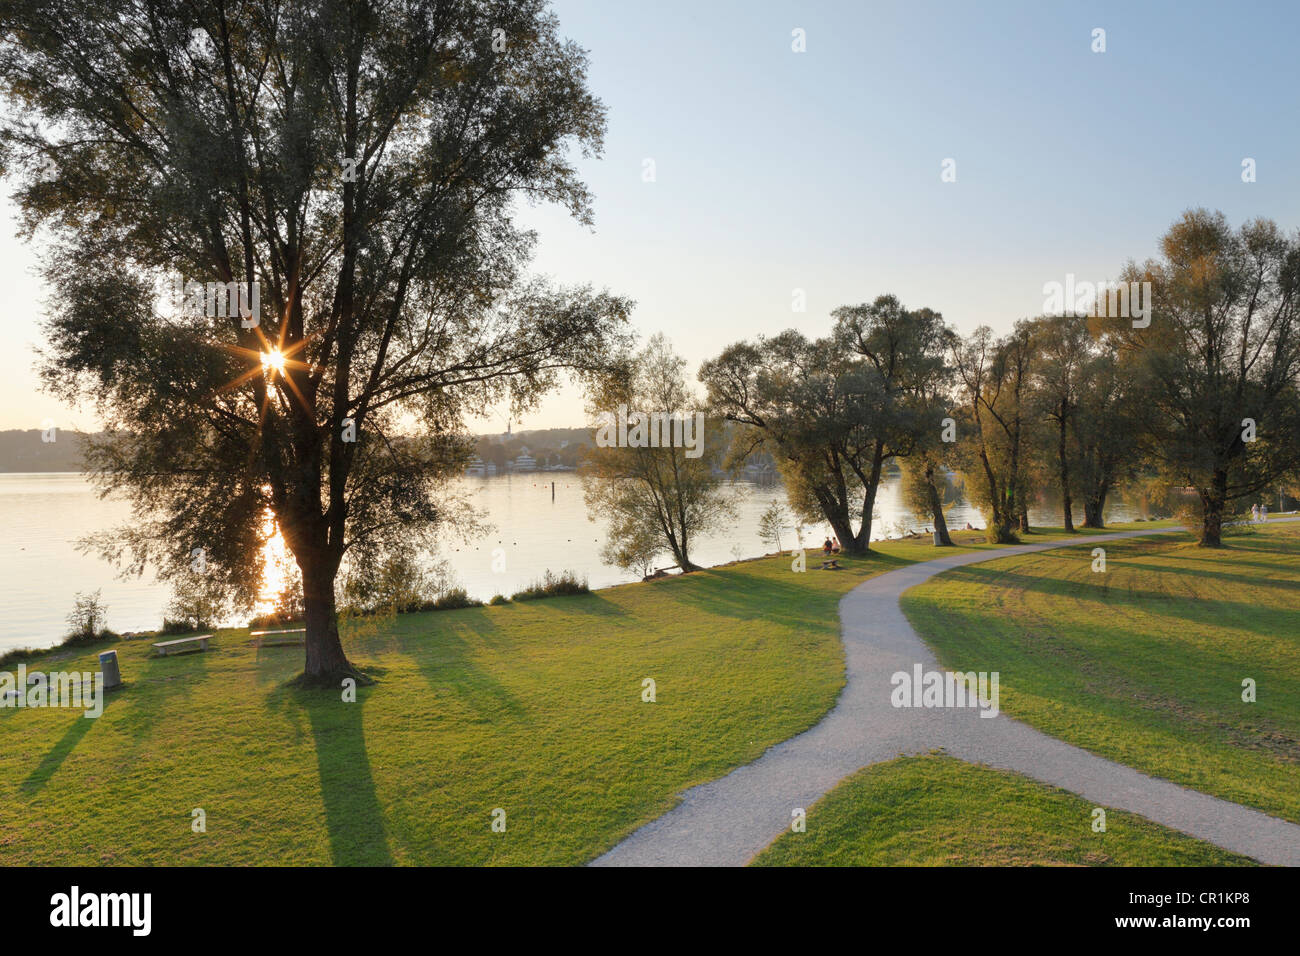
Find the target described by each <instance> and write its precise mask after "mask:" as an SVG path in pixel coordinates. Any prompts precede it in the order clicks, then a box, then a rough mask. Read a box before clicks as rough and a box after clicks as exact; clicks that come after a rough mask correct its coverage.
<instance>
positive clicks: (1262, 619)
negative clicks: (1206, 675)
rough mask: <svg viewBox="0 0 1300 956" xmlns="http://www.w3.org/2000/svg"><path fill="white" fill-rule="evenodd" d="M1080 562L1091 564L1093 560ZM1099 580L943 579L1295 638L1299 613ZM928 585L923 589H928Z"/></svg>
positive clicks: (986, 574)
mask: <svg viewBox="0 0 1300 956" xmlns="http://www.w3.org/2000/svg"><path fill="white" fill-rule="evenodd" d="M1078 560H1079V561H1081V562H1086V561H1090V560H1091V558H1079V559H1078ZM1112 560H1113V562H1114V563H1115V564H1116V566H1117V567H1118V566H1120V565H1119V561H1118V560H1117V559H1112ZM1126 564H1127V562H1126ZM1161 570H1163V571H1167V572H1169V573H1171V574H1174V575H1177V574H1179V573H1181V572H1180V571H1179V570H1178V569H1175V568H1162V569H1161ZM1096 577H1097V578H1098V579H1100V580H1097V581H1095V582H1094V581H1092V580H1091V579H1083V581H1082V582H1081V581H1080V580H1078V579H1062V578H1057V577H1052V576H1039V575H1032V574H1021V573H1019V572H1016V571H1009V570H1005V569H999V568H994V567H981V566H978V565H971V566H965V567H956V568H952V569H950V570H947V571H944V572H943V574H942V575H940V576H939V578H938V580H940V581H944V580H946V581H949V582H954V583H956V582H965V583H968V584H971V585H974V586H976V587H979V588H980V589H981V590H982V591H991V590H1010V591H1024V592H1035V593H1040V594H1050V595H1053V596H1055V597H1066V598H1070V599H1072V600H1075V601H1078V602H1080V603H1095V604H1097V605H1099V613H1104V611H1105V609H1106V608H1108V607H1110V606H1112V605H1113V604H1114V603H1115V601H1116V600H1118V601H1119V603H1122V604H1126V605H1132V606H1133V607H1135V608H1136V609H1138V610H1141V611H1143V612H1144V613H1148V614H1155V615H1158V616H1161V617H1168V618H1173V619H1176V620H1179V621H1187V622H1191V623H1193V624H1205V625H1207V626H1215V627H1217V626H1221V625H1223V624H1224V623H1225V622H1226V623H1228V624H1229V625H1230V626H1231V627H1234V628H1237V629H1240V630H1243V631H1250V632H1251V633H1253V634H1258V635H1260V636H1261V637H1268V638H1274V637H1277V636H1278V635H1279V634H1285V633H1289V632H1290V631H1292V630H1293V629H1294V628H1295V623H1296V611H1295V609H1293V608H1283V607H1267V606H1264V605H1261V604H1259V603H1257V602H1249V601H1228V600H1223V599H1220V598H1206V597H1195V596H1193V595H1189V594H1177V593H1170V592H1166V591H1151V590H1146V589H1137V588H1132V587H1126V586H1124V585H1122V584H1118V585H1112V584H1110V583H1109V581H1108V580H1105V579H1104V576H1103V575H1101V574H1098V575H1096ZM934 580H935V579H931V581H928V582H925V584H930V583H932V582H933V581H934ZM925 584H922V585H920V586H921V587H924V586H925ZM916 599H917V597H916V595H915V594H914V592H913V591H907V592H905V593H904V600H913V601H914V600H916Z"/></svg>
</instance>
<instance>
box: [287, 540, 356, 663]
mask: <svg viewBox="0 0 1300 956" xmlns="http://www.w3.org/2000/svg"><path fill="white" fill-rule="evenodd" d="M298 567H299V569H300V570H301V571H302V599H303V607H304V609H305V611H306V624H307V641H306V644H307V663H306V666H305V667H304V669H303V674H302V683H304V684H307V685H309V686H314V687H331V688H336V687H338V686H339V684H340V682H341V681H342V680H343V678H345V677H352V678H357V679H358V683H361V682H362V681H361V680H360V678H361V674H360V672H358V671H357V669H356V668H355V667H353V666H352V662H351V661H349V660H348V658H347V655H346V654H344V653H343V644H342V642H341V641H340V640H339V622H338V613H337V611H336V608H335V604H334V575H335V573H336V572H337V571H338V565H337V563H336V562H332V561H330V560H329V559H328V558H326V557H325V556H324V555H323V554H321V553H320V552H309V553H308V554H306V555H304V556H303V557H301V558H299V559H298Z"/></svg>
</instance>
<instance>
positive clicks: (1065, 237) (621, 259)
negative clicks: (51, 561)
mask: <svg viewBox="0 0 1300 956" xmlns="http://www.w3.org/2000/svg"><path fill="white" fill-rule="evenodd" d="M554 9H555V10H556V12H557V13H558V15H559V17H560V22H561V24H562V27H563V30H564V32H565V33H566V34H567V35H568V36H569V37H571V38H572V39H574V40H575V41H577V42H578V43H579V44H581V45H582V46H584V47H586V48H587V49H588V50H589V51H590V56H591V70H590V85H591V87H592V89H593V90H594V91H595V92H596V94H597V95H598V96H600V97H601V98H602V99H603V100H604V102H605V104H606V105H607V107H608V109H609V130H608V135H607V140H606V151H605V155H604V157H603V158H601V159H599V160H594V161H591V162H585V163H583V166H582V168H583V171H584V174H585V176H586V179H587V181H588V183H589V184H590V186H591V188H592V190H593V192H594V193H595V196H596V209H595V212H596V226H595V229H594V230H593V231H588V230H586V229H583V228H581V227H578V226H576V225H573V224H572V223H571V222H569V221H567V220H566V219H565V218H564V216H563V215H562V214H561V213H560V212H559V211H557V210H548V209H524V210H523V211H522V213H521V216H522V220H523V221H524V222H526V223H528V224H529V225H532V226H534V227H536V228H537V229H538V230H539V232H540V233H541V237H542V242H541V248H540V254H539V257H538V260H537V262H536V266H537V269H538V271H541V272H545V273H547V274H549V275H551V276H553V277H554V278H555V279H557V280H559V281H562V282H565V283H569V282H592V283H594V284H596V285H597V286H608V287H609V288H610V289H612V290H614V291H616V292H618V293H621V294H624V295H628V296H631V297H632V298H634V299H636V300H637V301H638V307H637V310H636V312H635V315H634V321H635V323H636V326H637V329H638V331H639V332H640V333H641V334H642V335H644V336H649V335H651V334H653V333H654V332H657V331H663V332H665V333H667V335H668V336H669V338H670V339H671V340H672V341H673V344H674V345H675V347H676V348H677V350H678V351H679V352H681V353H682V354H683V355H685V356H686V358H687V359H688V360H689V361H690V362H691V365H692V370H693V369H694V368H695V367H696V366H697V365H698V363H699V362H700V361H701V360H703V359H705V358H708V357H710V356H712V355H715V354H717V352H718V351H720V350H721V349H722V348H723V347H724V346H725V345H727V344H728V343H730V342H733V341H735V340H737V339H740V338H745V337H750V336H754V335H757V334H760V333H768V334H770V333H775V332H778V331H780V330H782V329H785V328H789V327H796V328H799V329H801V330H803V331H805V332H807V333H809V334H814V335H815V334H821V333H823V332H825V331H826V330H827V329H828V328H829V325H830V320H829V317H828V314H829V312H830V310H831V309H833V308H835V307H836V306H838V305H842V304H847V303H856V302H861V301H867V300H870V299H872V298H874V297H875V296H877V295H879V294H881V293H884V292H892V293H895V294H897V295H898V296H900V297H901V298H902V299H903V301H904V302H905V303H907V304H908V305H910V306H913V307H917V306H922V305H926V306H930V307H932V308H935V309H938V310H940V311H941V312H943V313H944V315H945V316H946V317H947V318H948V319H949V320H950V321H951V322H952V323H953V324H955V325H956V326H957V327H958V328H959V329H961V330H962V331H969V330H970V329H972V328H974V327H975V326H976V325H979V324H981V323H986V324H989V325H992V326H993V327H994V328H996V329H1005V328H1008V327H1009V326H1010V324H1011V323H1012V322H1014V321H1015V320H1016V319H1017V318H1019V317H1021V316H1026V315H1032V314H1036V313H1038V312H1039V311H1041V309H1042V304H1043V293H1042V286H1043V284H1044V283H1045V282H1049V281H1053V280H1055V281H1062V282H1063V281H1064V279H1065V275H1066V273H1067V272H1073V273H1074V274H1075V275H1076V276H1078V277H1079V278H1080V279H1089V280H1096V279H1100V278H1107V277H1113V276H1114V275H1115V274H1116V273H1117V272H1118V270H1119V268H1120V266H1121V265H1122V264H1123V262H1124V261H1125V260H1127V259H1129V258H1136V259H1142V258H1145V257H1147V256H1149V255H1153V254H1154V253H1155V251H1156V240H1157V239H1158V237H1159V236H1160V234H1161V233H1162V232H1164V230H1165V229H1166V228H1167V227H1168V226H1169V224H1170V223H1171V222H1172V221H1173V220H1174V219H1175V218H1176V217H1177V216H1178V215H1179V214H1180V213H1181V212H1182V211H1183V210H1184V209H1186V208H1188V207H1192V206H1207V207H1210V208H1215V209H1221V210H1222V211H1223V212H1224V213H1225V214H1226V215H1227V216H1228V218H1229V220H1230V221H1231V222H1233V223H1234V224H1237V223H1240V222H1241V221H1242V220H1244V219H1246V218H1250V217H1254V216H1259V215H1264V216H1269V217H1271V218H1273V219H1275V220H1277V221H1278V222H1279V224H1280V225H1282V226H1283V227H1284V228H1285V229H1287V230H1295V229H1296V228H1297V227H1300V122H1297V120H1300V51H1298V50H1297V39H1298V38H1300V4H1297V3H1294V2H1281V0H1276V2H1271V3H1248V2H1247V3H1236V2H1234V3H1218V4H1211V3H1195V2H1178V3H1174V2H1159V3H1154V2H1140V3H1139V2H1128V3H1086V4H1085V3H1044V2H1037V3H1031V2H1025V3H1007V2H991V3H981V4H974V3H969V2H949V3H918V2H898V3H892V2H891V3H864V2H847V0H846V2H819V3H806V2H805V3H794V2H761V3H760V2H741V0H735V2H718V0H695V2H676V0H660V2H656V3H639V2H637V3H633V2H622V0H619V2H613V0H557V2H555V4H554ZM1098 27H1100V28H1103V29H1105V31H1106V47H1107V49H1106V52H1105V53H1094V52H1092V49H1091V46H1092V31H1093V29H1094V28H1098ZM795 28H802V29H803V30H804V31H805V32H806V37H807V51H806V52H804V53H795V52H793V51H792V50H791V31H792V30H793V29H795ZM1245 157H1251V158H1253V159H1255V161H1256V163H1257V181H1256V182H1254V183H1249V184H1247V183H1243V182H1242V180H1241V162H1242V159H1243V158H1245ZM946 158H952V159H955V160H956V172H957V181H956V182H955V183H944V182H941V180H940V172H941V163H942V162H943V160H944V159H946ZM645 159H653V160H654V162H655V171H656V181H655V182H654V183H646V182H643V181H642V169H643V165H642V164H643V160H645ZM0 212H3V215H0V281H4V282H5V283H6V286H7V292H8V294H7V296H6V299H7V304H8V305H9V307H10V311H9V313H8V317H7V318H6V319H5V320H4V322H3V324H2V325H0V427H4V428H16V427H32V428H34V427H38V426H39V424H40V421H41V419H42V418H44V417H47V416H48V417H51V418H54V419H56V420H58V421H60V423H64V422H67V423H69V424H72V423H78V424H82V425H84V426H93V425H94V419H93V416H92V415H90V414H89V413H88V412H87V411H84V410H83V411H81V412H79V413H78V412H74V411H71V410H66V409H62V408H60V407H58V406H57V405H56V404H55V403H54V402H53V401H52V400H51V399H48V398H46V397H43V396H33V394H32V392H33V390H34V389H35V379H34V377H33V376H32V375H31V373H30V367H31V364H32V361H31V353H30V344H31V343H32V342H34V341H35V340H36V337H37V335H38V330H37V322H38V318H39V313H40V302H39V298H40V295H41V289H40V287H39V284H38V283H37V282H36V281H35V280H34V279H32V278H30V277H29V276H28V275H27V274H26V273H27V270H28V269H29V268H30V266H31V263H32V260H31V253H30V251H29V250H27V249H25V248H24V247H22V246H21V245H19V244H18V243H17V242H16V240H14V239H13V236H12V232H13V229H12V209H11V208H9V207H7V206H6V208H5V209H4V210H2V211H0ZM796 288H801V289H804V290H805V292H806V295H807V311H806V312H803V313H794V312H793V311H792V309H791V295H792V290H793V289H796ZM502 421H504V419H503V418H501V419H498V420H491V421H489V422H484V423H473V424H474V425H475V430H478V429H479V428H480V427H481V428H482V429H483V430H490V429H495V428H496V427H497V426H499V425H500V423H501V422H502ZM581 422H582V406H581V402H580V400H579V398H578V396H577V395H576V393H574V392H571V391H569V392H564V393H561V394H559V395H557V396H556V397H555V398H554V399H553V400H551V401H548V403H547V404H546V406H545V407H544V408H543V410H542V411H541V412H540V413H539V414H536V415H533V416H530V417H529V418H527V419H526V420H525V422H524V425H525V427H528V428H535V427H550V426H563V425H574V424H580V423H581ZM518 427H519V426H516V428H518Z"/></svg>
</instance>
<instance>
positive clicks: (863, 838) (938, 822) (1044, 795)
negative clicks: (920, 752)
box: [753, 755, 1254, 866]
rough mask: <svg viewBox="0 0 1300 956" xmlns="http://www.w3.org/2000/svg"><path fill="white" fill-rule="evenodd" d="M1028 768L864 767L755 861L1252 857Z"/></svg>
mask: <svg viewBox="0 0 1300 956" xmlns="http://www.w3.org/2000/svg"><path fill="white" fill-rule="evenodd" d="M1092 811H1093V805H1092V804H1090V803H1088V802H1087V801H1086V800H1083V799H1081V798H1079V797H1076V796H1074V795H1073V794H1070V793H1066V792H1065V791H1063V790H1058V789H1056V788H1055V787H1048V786H1045V785H1043V784H1040V783H1038V782H1037V781H1034V780H1030V779H1028V778H1027V777H1022V776H1020V775H1019V774H1014V773H1008V772H1006V771H1003V770H994V769H992V768H989V767H982V766H973V765H971V764H968V763H963V762H961V761H959V760H956V759H954V758H952V757H947V756H943V755H929V756H924V757H900V758H899V759H897V760H892V761H890V762H888V763H882V764H874V765H873V766H870V767H867V768H865V769H863V770H860V771H858V772H857V773H856V774H854V775H853V776H852V777H849V778H848V779H847V780H845V781H844V782H842V783H841V784H840V785H839V786H837V787H836V788H835V789H834V790H832V791H831V792H830V793H828V794H827V795H826V796H825V797H823V798H822V799H821V800H820V801H818V802H817V803H816V804H814V805H813V806H812V807H810V808H808V819H807V831H806V832H804V833H786V834H785V835H784V836H782V837H780V838H779V839H778V840H776V841H775V842H774V843H773V844H772V845H771V846H770V847H768V848H767V849H766V850H764V851H763V852H762V853H761V854H759V856H758V857H757V858H756V859H755V860H754V863H753V865H754V866H1061V865H1064V866H1233V865H1237V866H1249V865H1253V864H1254V861H1253V860H1250V859H1248V858H1247V857H1243V856H1238V855H1236V854H1233V853H1229V852H1227V851H1226V850H1220V849H1219V848H1218V847H1215V846H1212V845H1211V844H1208V843H1203V842H1201V841H1200V840H1196V839H1193V838H1192V837H1189V836H1187V835H1186V834H1182V833H1178V832H1177V831H1174V830H1170V829H1167V828H1166V827H1162V826H1160V825H1159V824H1157V823H1152V822H1150V821H1149V820H1144V819H1143V818H1142V817H1139V816H1135V815H1133V814H1131V813H1123V812H1121V811H1119V810H1108V811H1107V813H1106V832H1105V833H1096V832H1094V831H1093V829H1092V825H1093V818H1092Z"/></svg>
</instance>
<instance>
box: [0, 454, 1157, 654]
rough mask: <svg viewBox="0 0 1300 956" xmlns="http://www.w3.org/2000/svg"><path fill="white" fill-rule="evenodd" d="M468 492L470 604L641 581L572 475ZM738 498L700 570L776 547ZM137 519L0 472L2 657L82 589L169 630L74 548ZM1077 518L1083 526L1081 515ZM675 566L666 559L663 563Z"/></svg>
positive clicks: (956, 523)
mask: <svg viewBox="0 0 1300 956" xmlns="http://www.w3.org/2000/svg"><path fill="white" fill-rule="evenodd" d="M552 481H554V482H555V497H554V500H552V498H551V482H552ZM463 490H465V491H466V492H468V493H469V495H470V498H471V500H472V501H473V502H474V503H475V505H476V507H477V508H478V509H479V510H480V511H481V512H483V513H484V515H485V518H486V520H487V521H488V522H490V523H491V524H492V525H493V526H494V530H493V531H491V532H490V533H488V534H485V535H483V536H481V537H480V538H478V539H476V540H472V541H469V542H461V541H454V540H453V541H448V542H445V543H444V545H443V546H442V549H441V552H440V554H438V555H435V557H437V558H445V559H447V561H448V562H449V563H450V565H451V568H452V570H453V572H454V573H455V576H456V578H457V581H458V583H459V584H460V585H461V586H463V587H464V588H465V589H466V590H467V591H469V593H470V595H471V596H473V597H476V598H479V599H481V600H487V599H488V598H490V597H491V596H492V595H494V594H498V593H500V594H506V595H510V594H512V593H514V592H515V591H518V590H521V589H522V588H524V587H526V586H527V585H528V584H530V583H531V582H532V581H534V580H536V579H538V578H540V577H541V576H542V574H543V573H544V572H545V571H546V570H547V569H550V570H552V571H556V572H559V571H564V570H570V571H575V572H577V573H578V574H579V575H580V576H581V575H586V577H587V580H588V582H589V584H590V585H591V587H593V588H599V587H608V586H609V585H612V584H621V583H625V582H627V581H631V580H634V577H633V576H632V575H629V574H627V573H625V572H623V571H620V570H619V569H618V568H614V567H609V566H607V565H604V564H602V563H601V561H600V557H599V555H600V548H601V545H602V544H603V543H604V539H605V525H604V521H603V520H600V519H598V520H597V521H594V522H593V521H590V520H588V516H587V509H586V504H585V502H584V500H583V496H582V485H581V483H580V482H579V480H578V478H577V477H576V476H575V475H574V474H573V473H571V472H560V473H536V474H512V475H500V476H495V477H491V478H465V479H463ZM730 493H731V494H732V495H733V496H734V497H735V500H736V505H737V518H736V520H735V521H734V522H732V523H731V527H730V528H728V529H726V530H724V531H721V532H719V533H715V534H712V535H709V536H707V537H706V538H703V539H702V540H700V541H698V542H697V543H696V545H695V547H694V548H693V549H692V553H691V557H692V559H693V560H694V561H695V562H696V563H697V564H700V565H704V566H710V565H715V564H722V563H725V562H727V561H731V560H734V559H736V558H738V557H752V556H754V555H757V554H762V553H764V552H766V551H768V550H770V548H768V547H767V546H766V545H764V544H763V542H762V541H760V540H759V537H758V530H757V529H758V519H759V516H760V515H761V514H762V512H763V511H764V509H766V508H767V507H768V505H769V504H770V503H771V501H772V500H773V499H777V500H780V501H782V502H783V501H784V493H783V491H782V489H781V487H780V485H776V484H761V485H760V484H755V483H752V482H737V483H736V484H734V485H732V486H731V487H730ZM876 510H877V514H878V515H879V519H880V520H878V521H877V522H876V524H875V525H874V527H873V537H875V538H877V539H879V538H884V537H889V536H895V535H897V534H899V533H901V532H902V531H903V530H905V529H911V528H918V529H919V528H924V527H926V526H927V523H926V522H918V521H916V520H915V519H913V518H912V517H911V516H910V515H906V514H905V513H904V512H903V510H902V508H901V502H900V498H899V482H898V479H896V478H895V479H891V480H886V481H885V482H884V483H883V484H882V486H881V489H880V493H879V496H878V499H877V503H876ZM129 517H130V510H129V508H128V507H127V505H126V504H125V503H123V502H120V501H115V500H112V499H109V500H101V499H100V498H99V497H98V496H97V495H96V493H95V491H94V489H93V487H92V486H91V484H90V482H89V481H87V480H86V478H84V477H83V476H81V475H78V474H70V473H63V474H0V528H3V529H4V534H3V539H2V540H0V651H3V650H5V649H8V648H12V647H27V646H30V647H48V646H52V645H53V644H56V643H57V642H58V641H59V639H60V637H61V636H62V635H63V634H64V633H65V632H66V630H67V624H66V618H67V614H68V612H69V611H70V610H71V609H72V602H73V598H74V596H75V595H76V593H77V592H79V591H94V590H96V589H97V588H98V589H102V590H103V600H104V603H105V604H107V606H108V626H109V627H111V628H112V629H113V630H115V631H134V630H148V629H152V628H156V627H158V626H159V625H160V624H161V622H162V611H163V608H164V607H165V605H166V604H167V602H168V599H169V597H170V593H169V588H168V586H167V585H165V584H159V583H158V582H156V581H154V580H153V579H152V577H151V576H148V575H146V576H145V577H144V578H131V579H129V580H122V579H120V578H118V577H117V576H116V573H115V570H114V568H113V567H112V566H111V565H109V564H107V563H105V562H103V561H101V560H99V559H98V558H96V557H93V556H89V555H83V554H81V553H79V552H78V551H77V550H76V547H75V542H76V540H77V539H78V538H80V537H81V536H83V535H86V534H88V533H91V532H94V531H101V530H105V529H108V528H111V527H115V526H117V525H120V524H123V523H125V522H126V521H127V520H128V519H129ZM1130 517H1132V513H1131V512H1130V510H1129V509H1127V508H1126V507H1124V505H1122V504H1121V503H1119V502H1114V503H1113V504H1112V505H1111V506H1110V507H1108V508H1107V519H1108V520H1112V521H1124V520H1128V519H1129V518H1130ZM1030 520H1031V521H1033V522H1035V523H1039V524H1044V525H1047V524H1055V525H1059V524H1060V521H1061V519H1060V515H1059V512H1056V511H1053V510H1051V509H1047V508H1039V509H1031V512H1030ZM1076 520H1082V514H1080V515H1078V517H1077V519H1076ZM967 521H969V522H970V523H971V524H973V525H974V526H975V527H983V524H984V522H983V519H982V518H981V517H980V515H979V514H978V513H977V512H976V511H975V510H974V509H972V508H970V507H969V505H967V504H966V502H965V501H964V500H961V501H958V502H957V504H955V505H954V506H953V507H952V509H951V510H950V511H949V514H948V522H949V525H950V526H951V527H953V528H961V527H964V526H965V524H966V522H967ZM827 531H828V529H827V528H825V527H822V526H820V525H811V526H808V527H807V528H806V529H805V535H804V544H805V546H808V547H820V545H821V541H822V540H823V538H824V537H825V535H826V533H827ZM781 544H782V546H783V547H785V548H787V549H788V548H790V547H792V546H793V545H794V532H793V530H792V529H791V530H788V532H787V534H786V535H784V536H783V538H782V541H781ZM496 549H500V550H501V551H502V552H503V553H504V560H505V568H504V570H499V571H494V570H493V552H494V551H495V550H496ZM497 563H498V566H499V565H500V562H499V561H498V562H497ZM669 563H670V559H668V558H667V557H665V558H664V559H663V560H662V562H661V564H660V566H661V567H662V566H664V565H667V564H669Z"/></svg>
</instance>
